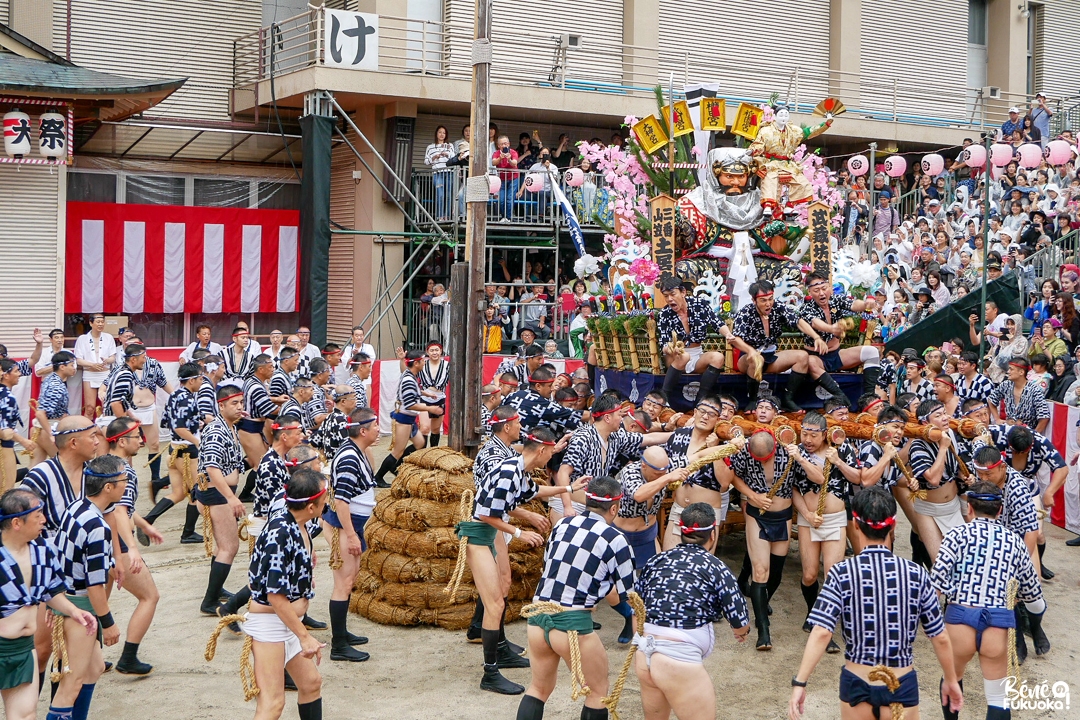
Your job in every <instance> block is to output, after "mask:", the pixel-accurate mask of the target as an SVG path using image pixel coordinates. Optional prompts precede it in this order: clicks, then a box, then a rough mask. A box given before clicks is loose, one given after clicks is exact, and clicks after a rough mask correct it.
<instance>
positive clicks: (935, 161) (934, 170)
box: [920, 153, 945, 176]
mask: <svg viewBox="0 0 1080 720" xmlns="http://www.w3.org/2000/svg"><path fill="white" fill-rule="evenodd" d="M920 165H921V167H922V171H923V172H924V173H926V174H927V175H931V176H934V175H940V174H941V171H942V170H944V169H945V158H943V157H941V156H940V155H938V154H937V153H930V154H929V155H923V159H922V162H921V163H920Z"/></svg>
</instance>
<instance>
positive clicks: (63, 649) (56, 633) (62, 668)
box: [49, 615, 71, 683]
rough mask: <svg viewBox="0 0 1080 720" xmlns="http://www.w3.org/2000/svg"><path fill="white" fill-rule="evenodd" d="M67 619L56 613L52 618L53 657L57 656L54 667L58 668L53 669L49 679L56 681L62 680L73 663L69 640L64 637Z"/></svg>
mask: <svg viewBox="0 0 1080 720" xmlns="http://www.w3.org/2000/svg"><path fill="white" fill-rule="evenodd" d="M65 619H66V618H65V617H63V616H61V615H54V616H53V619H52V620H53V625H52V646H53V657H55V658H56V659H55V660H54V661H53V667H55V668H56V669H55V670H53V672H52V674H51V675H50V676H49V680H51V681H52V682H54V683H58V682H60V678H62V677H63V676H64V675H66V674H67V673H69V672H71V663H70V662H68V649H67V640H66V639H65V638H64V620H65Z"/></svg>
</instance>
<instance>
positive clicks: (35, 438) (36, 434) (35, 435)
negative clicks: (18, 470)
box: [19, 401, 41, 457]
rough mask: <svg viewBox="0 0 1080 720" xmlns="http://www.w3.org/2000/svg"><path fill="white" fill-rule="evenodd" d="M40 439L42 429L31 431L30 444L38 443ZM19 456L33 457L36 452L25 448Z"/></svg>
mask: <svg viewBox="0 0 1080 720" xmlns="http://www.w3.org/2000/svg"><path fill="white" fill-rule="evenodd" d="M31 402H33V401H31ZM31 412H32V411H31ZM39 437H41V428H39V427H36V428H34V429H32V430H31V431H30V442H31V443H37V441H38V438H39ZM19 454H20V455H22V456H23V457H31V456H32V455H33V454H34V451H33V450H31V449H30V448H29V447H24V448H23V449H22V450H20V451H19Z"/></svg>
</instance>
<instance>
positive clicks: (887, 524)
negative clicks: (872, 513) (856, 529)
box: [851, 510, 896, 530]
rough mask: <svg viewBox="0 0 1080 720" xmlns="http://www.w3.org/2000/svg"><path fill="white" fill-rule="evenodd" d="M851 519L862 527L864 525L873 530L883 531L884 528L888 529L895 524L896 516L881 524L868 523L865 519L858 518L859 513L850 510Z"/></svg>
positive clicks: (886, 519)
mask: <svg viewBox="0 0 1080 720" xmlns="http://www.w3.org/2000/svg"><path fill="white" fill-rule="evenodd" d="M851 517H852V518H853V519H855V520H857V521H858V522H861V523H862V524H863V525H866V526H867V527H872V528H874V529H875V530H884V529H885V528H890V527H892V526H893V525H895V524H896V516H895V515H894V516H893V517H888V518H885V519H884V520H882V521H881V522H870V521H869V520H867V519H866V518H864V517H860V516H859V513H857V512H855V511H854V510H852V511H851Z"/></svg>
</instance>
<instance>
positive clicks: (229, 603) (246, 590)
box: [221, 585, 251, 615]
mask: <svg viewBox="0 0 1080 720" xmlns="http://www.w3.org/2000/svg"><path fill="white" fill-rule="evenodd" d="M249 600H251V588H250V587H248V586H247V585H245V586H244V587H242V588H240V589H239V590H237V591H236V592H235V593H233V596H232V597H231V598H229V599H228V600H226V601H225V605H224V607H223V608H222V610H221V614H222V615H237V614H239V612H240V608H242V607H244V606H245V605H247V604H248V601H249Z"/></svg>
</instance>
